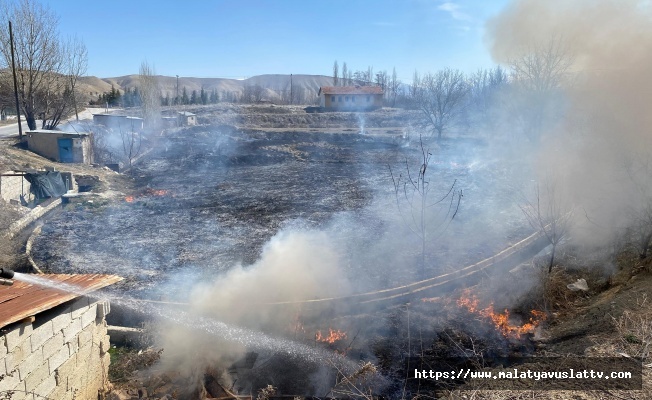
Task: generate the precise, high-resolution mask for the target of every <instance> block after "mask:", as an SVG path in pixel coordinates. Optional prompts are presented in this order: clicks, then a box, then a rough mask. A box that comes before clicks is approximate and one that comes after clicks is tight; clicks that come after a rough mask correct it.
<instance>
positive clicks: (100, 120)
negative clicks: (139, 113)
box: [93, 114, 145, 132]
mask: <svg viewBox="0 0 652 400" xmlns="http://www.w3.org/2000/svg"><path fill="white" fill-rule="evenodd" d="M93 123H94V124H96V125H104V126H105V127H107V128H111V129H117V130H120V131H124V132H127V131H140V130H142V129H143V128H144V126H145V122H144V120H143V119H142V118H139V117H129V116H126V115H118V114H93Z"/></svg>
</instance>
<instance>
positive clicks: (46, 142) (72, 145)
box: [27, 129, 93, 164]
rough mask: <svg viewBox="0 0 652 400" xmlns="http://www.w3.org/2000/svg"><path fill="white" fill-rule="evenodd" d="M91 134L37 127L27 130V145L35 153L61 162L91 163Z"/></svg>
mask: <svg viewBox="0 0 652 400" xmlns="http://www.w3.org/2000/svg"><path fill="white" fill-rule="evenodd" d="M91 142H92V135H91V134H90V133H86V132H63V131H53V130H47V129H38V130H34V131H28V132H27V147H28V148H29V149H30V150H31V151H33V152H34V153H36V154H39V155H41V156H43V157H47V158H49V159H51V160H54V161H58V162H61V163H81V164H92V163H93V152H92V143H91Z"/></svg>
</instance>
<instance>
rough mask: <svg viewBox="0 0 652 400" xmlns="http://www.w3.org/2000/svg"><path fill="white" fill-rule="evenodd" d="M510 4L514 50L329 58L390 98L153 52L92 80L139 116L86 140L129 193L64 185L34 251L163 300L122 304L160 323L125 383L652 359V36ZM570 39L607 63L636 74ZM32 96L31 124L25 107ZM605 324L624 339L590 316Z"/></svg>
mask: <svg viewBox="0 0 652 400" xmlns="http://www.w3.org/2000/svg"><path fill="white" fill-rule="evenodd" d="M525 3H527V4H529V5H530V7H532V8H534V9H536V8H537V7H539V6H541V5H537V6H535V5H533V4H530V3H532V2H525ZM20 4H21V5H22V7H27V8H28V9H27V10H24V11H25V12H41V11H39V9H38V8H34V7H33V5H31V3H30V2H29V1H24V2H22V3H20ZM609 4H611V3H609ZM609 4H607V5H609ZM30 7H31V8H30ZM541 7H543V6H541ZM534 11H536V10H534ZM534 11H532V10H531V11H530V12H534ZM612 11H613V10H612ZM10 12H11V13H16V12H18V11H17V10H14V9H11V10H7V13H8V15H9V13H10ZM613 12H616V11H613ZM44 15H45V16H47V15H49V14H47V12H45V14H44ZM513 18H515V16H514V15H511V14H509V15H503V16H499V17H497V19H496V21H494V26H492V35H495V37H496V38H497V41H496V46H497V48H496V49H494V51H495V53H496V54H495V56H496V58H497V59H498V60H499V61H501V62H502V64H503V65H504V66H505V68H503V67H497V68H495V69H491V70H481V71H478V72H477V73H475V74H472V75H465V74H464V73H462V72H460V71H457V70H453V69H444V70H441V71H435V72H426V73H423V74H419V73H417V72H415V74H414V76H413V80H412V82H411V83H410V84H407V83H406V84H402V83H401V82H400V81H399V80H398V78H397V74H396V72H395V71H393V72H392V74H391V75H390V74H388V73H387V72H386V71H380V72H376V73H375V74H374V69H373V67H368V68H367V69H366V70H359V71H354V70H352V69H351V68H350V66H347V64H346V63H343V64H342V65H341V69H340V65H339V63H338V62H335V63H334V65H333V79H332V84H333V85H334V86H345V85H347V86H348V85H362V86H364V85H376V86H380V87H381V88H383V91H384V96H385V98H384V101H385V105H386V106H387V107H386V108H382V109H378V110H373V111H370V112H319V113H311V112H308V110H306V109H305V108H304V107H305V106H306V105H308V104H302V105H301V106H297V105H295V104H296V103H299V102H300V103H314V99H315V96H312V97H311V96H309V93H308V92H307V90H306V91H302V90H300V89H296V90H297V91H296V92H295V91H294V90H295V89H294V88H293V89H291V90H292V92H291V93H289V94H288V93H287V90H285V89H278V88H276V89H278V90H276V89H274V88H263V87H261V86H260V85H258V84H256V83H253V82H249V83H248V84H247V86H244V87H243V90H242V92H238V93H231V94H229V95H228V96H227V95H225V94H224V95H219V94H218V93H217V92H215V91H214V90H212V89H211V90H208V89H206V90H204V89H202V90H201V92H198V91H192V92H190V93H188V91H186V89H185V88H181V91H180V92H179V93H178V95H175V96H174V98H171V97H170V94H169V93H165V94H164V93H163V91H162V90H161V89H160V88H159V87H158V85H157V81H156V79H155V76H156V75H155V72H154V71H153V68H151V67H150V66H149V65H148V64H147V63H143V64H142V65H141V71H140V78H141V86H139V88H138V89H137V90H136V89H130V90H128V91H125V92H124V93H122V94H121V93H120V91H119V90H118V89H112V90H111V92H108V93H105V94H104V95H102V96H101V100H102V101H105V102H113V103H114V104H121V105H134V106H138V107H139V108H137V109H130V110H129V112H130V113H133V114H135V113H141V114H139V115H142V116H144V117H145V120H146V121H145V128H144V129H143V130H141V131H139V132H136V130H133V129H132V130H128V131H127V130H121V131H111V130H108V129H106V130H100V129H101V128H99V127H96V128H97V129H96V133H97V137H96V138H95V143H96V147H97V148H96V156H97V157H99V158H100V159H101V160H102V161H103V162H106V161H116V160H118V159H119V160H121V161H122V162H123V164H124V166H126V167H127V169H128V175H129V178H130V185H131V186H132V188H133V190H131V191H129V193H112V194H111V195H112V196H114V198H113V199H112V200H113V201H109V200H107V199H103V200H102V201H96V202H93V203H91V202H88V203H86V204H73V205H69V206H67V207H66V209H65V212H63V213H61V214H58V215H54V216H52V217H50V218H49V220H48V221H47V223H46V224H45V225H44V226H43V228H42V233H41V235H40V236H39V237H38V238H36V241H35V243H34V246H33V251H32V255H33V258H34V260H35V261H36V263H37V264H39V265H40V266H42V268H43V269H45V270H46V271H49V272H61V273H90V272H93V273H114V274H119V275H122V276H124V277H125V278H126V279H125V281H124V282H122V283H121V284H119V285H116V286H115V287H114V288H113V289H112V290H113V291H114V292H115V293H117V294H118V296H125V297H126V296H128V297H130V298H131V297H134V298H137V299H138V301H140V302H141V303H142V304H156V307H159V306H160V307H161V308H143V309H138V310H136V311H133V310H127V309H124V310H120V309H119V307H116V308H118V309H117V310H116V311H115V312H113V313H112V314H111V315H110V316H109V318H110V319H112V320H111V322H112V323H119V324H125V325H136V324H138V323H140V322H142V320H147V321H148V323H151V324H154V325H153V326H156V329H155V332H156V335H155V336H156V338H155V341H154V342H152V343H148V344H147V346H150V345H151V346H153V347H156V346H162V347H163V350H162V351H161V350H160V349H158V350H156V349H154V350H153V349H148V350H147V351H146V352H144V353H139V352H138V351H137V350H132V351H122V352H121V351H117V350H116V351H115V354H114V361H115V363H114V367H113V369H112V379H113V380H114V381H115V382H116V383H119V382H127V383H126V385H127V386H129V385H130V384H133V381H134V380H136V381H138V384H139V385H140V388H137V389H134V387H130V388H129V389H128V390H130V391H131V392H130V395H132V396H137V397H139V398H146V397H148V394H147V393H150V394H152V393H157V395H156V396H159V397H163V396H166V395H169V396H170V397H179V398H187V399H193V398H216V397H217V398H232V397H234V394H233V393H236V394H248V395H250V396H251V397H253V394H254V393H257V394H258V396H257V397H258V398H259V399H272V398H275V397H278V396H288V395H302V396H303V395H310V396H316V397H328V396H342V397H346V398H371V397H375V396H385V397H388V398H401V399H406V398H416V397H419V396H431V397H437V396H444V395H448V396H449V397H450V398H459V396H458V394H459V393H456V392H455V389H457V388H459V387H460V386H465V385H468V384H469V381H468V380H464V379H452V380H448V381H443V382H442V383H441V384H437V385H435V386H434V388H433V387H432V386H430V387H429V388H427V389H426V388H425V387H423V386H422V382H421V381H419V380H418V379H414V377H413V376H412V375H411V374H412V372H413V371H414V369H415V365H418V366H419V367H418V368H426V367H427V368H428V369H430V368H431V367H432V368H435V367H437V368H439V367H441V365H439V364H441V360H442V359H446V360H453V361H446V362H447V364H444V365H443V367H445V368H462V367H473V368H486V367H495V366H497V365H503V364H504V363H505V359H508V358H510V357H514V356H529V355H535V354H536V355H550V354H553V355H559V354H563V355H568V354H575V355H578V354H592V352H593V353H597V354H609V355H614V354H621V353H624V354H626V356H628V357H629V356H631V357H640V358H641V359H643V360H647V361H649V358H650V355H649V344H650V341H651V340H652V339H651V338H652V334H651V333H650V330H649V324H650V320H651V319H652V318H651V317H650V313H649V311H647V309H648V308H649V304H648V303H649V301H648V300H647V296H648V293H649V292H650V290H649V281H650V265H651V259H652V258H651V257H650V246H651V245H652V211H651V210H652V199H651V193H652V182H651V181H650V176H652V174H651V172H652V171H650V157H652V156H651V155H650V154H648V153H646V150H645V149H649V148H652V146H651V143H650V138H649V128H650V126H649V117H648V110H647V108H646V107H641V106H640V105H638V104H632V103H631V102H630V101H629V100H631V99H633V98H636V99H638V98H639V97H642V98H643V100H645V101H647V102H645V101H644V103H645V104H650V103H652V101H651V100H652V99H650V93H652V90H649V89H650V88H649V84H650V83H649V80H648V79H643V77H645V78H647V74H648V71H649V67H650V65H651V63H650V62H649V61H650V60H649V54H652V51H648V52H643V53H644V54H642V55H640V54H635V55H634V56H632V57H625V56H623V54H622V53H620V52H618V54H616V55H613V54H604V53H609V51H608V50H604V53H603V52H600V54H593V53H592V50H593V49H595V48H596V46H591V44H593V45H595V43H588V44H587V43H585V45H586V48H587V49H589V50H587V49H583V48H582V46H581V45H582V43H581V41H580V42H576V41H573V40H571V39H572V38H568V37H566V36H563V35H558V34H556V33H555V32H550V29H552V28H549V27H548V28H547V29H543V28H546V27H543V28H542V29H541V31H543V32H544V33H545V35H544V34H542V35H543V36H542V37H537V38H536V39H537V40H534V39H533V40H532V41H531V42H528V43H520V42H519V43H512V42H511V41H513V40H520V39H519V38H515V37H514V36H515V35H513V34H512V33H513V32H512V31H511V30H509V29H504V30H503V28H504V27H505V26H510V24H516V22H517V21H515V20H513ZM516 20H520V19H518V18H516ZM603 22H604V21H603ZM645 22H649V21H647V20H645ZM636 23H641V21H634V22H633V23H632V25H633V26H634V27H636V26H637V25H636ZM44 25H45V24H44ZM594 25H595V26H601V27H604V26H607V27H608V26H610V25H609V24H608V23H607V22H604V24H594ZM642 26H647V25H642ZM555 28H556V27H555ZM618 28H620V26H618ZM24 29H26V28H24ZM596 29H598V28H596ZM633 29H634V28H633ZM641 29H643V28H641ZM645 29H647V28H645ZM634 30H636V29H634ZM48 32H49V31H48ZM48 32H45V33H48ZM612 33H613V32H612ZM0 36H1V35H0ZM595 36H596V37H605V35H597V34H596V35H595ZM607 36H609V35H607ZM614 36H615V34H614ZM634 37H639V35H635V36H634ZM0 39H1V40H2V41H3V44H4V42H6V40H4V39H3V38H2V37H0ZM498 39H500V40H498ZM580 39H582V40H589V39H586V38H585V37H583V38H580ZM580 39H576V40H580ZM621 39H622V42H621V43H620V44H622V43H626V42H627V40H625V39H628V37H627V36H625V38H624V39H623V38H621ZM503 43H507V44H503ZM578 43H579V44H578ZM503 46H504V47H505V48H502V47H503ZM73 47H75V46H73ZM614 47H618V46H614ZM641 47H642V48H643V50H650V48H649V47H650V45H648V44H642V45H641ZM600 48H601V49H602V47H601V46H600ZM57 49H59V50H61V49H60V48H59V47H57ZM0 50H2V49H0ZM51 50H52V51H54V50H55V49H51ZM77 50H78V51H79V52H80V55H81V53H83V52H82V51H81V50H82V49H81V48H78V49H77ZM57 55H58V57H62V53H57ZM5 58H6V57H5ZM577 59H581V60H582V62H584V63H588V65H592V64H591V63H594V64H595V65H602V62H604V61H605V60H607V61H612V62H613V61H614V60H617V61H618V62H619V63H623V64H624V65H626V66H627V68H628V71H629V72H630V74H631V75H632V76H637V77H638V79H637V80H634V81H629V80H627V79H625V78H626V77H624V76H622V75H619V74H617V73H613V71H611V70H606V71H602V70H601V71H600V73H599V74H597V75H596V74H594V73H592V71H590V73H589V72H586V71H582V70H581V68H580V67H581V65H580V64H577V63H576V60H577ZM641 60H643V61H644V62H642V61H641ZM57 65H58V64H57ZM573 66H575V67H577V69H578V70H579V72H577V71H576V70H573V68H572V67H573ZM59 67H62V68H63V66H62V65H59ZM21 69H25V70H27V67H21ZM37 73H38V74H41V75H42V76H43V77H55V76H59V75H61V74H63V72H60V71H59V70H54V69H53V70H51V71H43V72H37ZM57 74H59V75H57ZM72 75H74V74H73V72H70V71H69V72H68V73H67V75H66V76H72ZM628 77H629V74H628ZM53 82H58V84H59V85H63V86H60V87H59V89H60V90H58V91H55V92H57V93H59V94H60V95H61V96H64V97H65V99H66V101H65V102H64V103H65V104H63V103H62V105H61V107H63V105H65V106H66V107H68V108H70V106H71V105H74V103H75V102H74V101H72V100H74V98H75V97H74V95H75V88H74V84H75V81H74V79H73V80H71V81H70V85H69V84H68V79H66V80H65V82H64V83H62V81H59V80H57V79H54V80H53ZM34 90H35V91H36V92H39V91H43V90H46V91H47V89H42V88H35V89H34ZM22 96H23V97H24V98H25V99H24V100H23V102H26V101H27V99H28V96H30V94H29V93H24V94H22ZM71 96H72V97H71ZM611 99H618V100H619V101H612V100H611ZM59 100H62V99H59ZM266 102H269V103H276V104H268V103H266ZM55 103H56V102H54V100H53V101H52V102H50V103H48V104H46V105H44V106H43V107H44V108H43V110H45V111H42V113H44V112H50V111H51V110H54V109H55V108H56V107H55V106H56V104H55ZM217 103H223V104H217ZM235 103H241V104H235ZM260 103H265V104H260ZM621 103H622V104H624V106H622V105H621ZM177 105H185V106H189V107H186V108H184V110H191V111H193V112H196V113H197V114H198V122H199V125H197V126H190V127H175V128H165V129H164V128H163V127H161V126H159V125H157V122H156V121H158V117H159V114H160V112H161V107H163V108H164V109H165V110H166V111H178V109H177V108H175V106H177ZM23 107H25V105H23ZM166 107H167V109H166ZM169 107H172V108H169ZM25 111H26V113H27V115H28V120H29V121H30V127H32V125H33V124H34V121H35V115H34V113H36V110H32V111H30V110H28V109H26V110H25ZM322 111H323V110H322ZM30 113H31V115H30ZM46 117H47V118H46V121H48V120H49V121H51V122H50V124H51V125H52V124H53V125H56V122H58V120H57V119H56V118H57V117H56V115H49V114H48V115H46ZM614 132H616V133H617V134H618V135H617V138H616V139H614ZM145 149H146V150H145ZM633 154H636V155H637V156H636V157H632V155H633ZM80 179H81V181H82V182H87V183H88V182H90V183H88V185H84V186H95V187H96V188H97V187H99V186H101V185H100V184H97V182H95V181H94V180H93V178H92V177H89V176H82V177H80ZM91 183H92V184H91ZM89 190H91V191H92V190H94V189H93V188H92V187H91V188H89ZM107 197H108V196H107ZM13 214H14V213H13V212H12V210H11V209H6V210H3V211H2V214H0V223H2V224H3V226H4V225H8V224H9V222H7V221H8V220H9V219H11V218H12V217H13V216H14V215H13ZM13 246H14V245H13V244H10V243H9V242H7V241H4V242H1V243H0V252H1V253H2V254H0V263H2V266H4V265H12V264H13V265H16V264H17V263H18V262H19V261H17V259H16V257H15V256H13V254H14V253H16V252H19V251H21V250H22V249H19V247H20V246H18V249H17V248H15V247H13ZM639 282H642V283H639ZM620 291H622V292H625V293H627V296H628V297H626V298H625V300H620V299H619V298H617V297H616V295H617V293H619V292H620ZM650 295H652V293H650ZM134 303H137V304H141V303H138V302H137V301H135V300H134ZM151 307H154V306H151ZM125 308H126V307H125ZM635 308H641V309H643V308H645V309H646V311H645V312H643V313H641V314H636V313H635V312H634V309H635ZM151 310H158V311H157V313H158V314H156V315H157V316H158V317H161V318H155V317H154V316H153V314H154V313H150V315H148V313H147V311H151ZM161 310H162V311H161ZM166 316H167V318H164V317H166ZM181 316H184V317H187V318H186V319H183V318H181ZM241 328H242V329H246V330H239V329H241ZM234 332H235V333H236V334H237V335H236V334H234ZM601 332H608V333H609V334H612V335H613V337H605V336H599V337H598V336H595V337H593V336H591V337H589V335H599V334H601ZM234 336H238V337H234ZM225 338H228V340H227V339H225ZM614 338H616V339H614ZM591 340H593V341H594V342H600V341H602V342H604V343H607V344H608V346H611V347H608V346H607V347H608V348H607V347H600V346H599V345H596V344H595V343H590V342H591ZM454 360H458V361H454ZM141 369H149V371H150V372H151V375H149V376H147V377H146V378H143V377H142V376H135V375H134V370H141ZM175 369H177V370H176V371H175ZM170 370H172V372H170ZM157 374H158V375H157ZM166 385H167V386H166ZM163 387H165V388H166V389H162V388H163ZM180 387H183V390H178V391H177V390H176V389H178V388H180ZM530 394H531V397H534V394H533V393H530ZM520 395H521V394H519V396H520ZM456 396H457V397H456ZM473 396H475V394H474V395H473ZM478 396H479V397H476V398H484V397H481V396H482V394H478ZM151 397H154V395H153V394H152V395H151Z"/></svg>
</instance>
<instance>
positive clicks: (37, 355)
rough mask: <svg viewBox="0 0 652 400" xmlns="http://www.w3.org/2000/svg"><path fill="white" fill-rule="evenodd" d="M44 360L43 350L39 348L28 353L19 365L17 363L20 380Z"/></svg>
mask: <svg viewBox="0 0 652 400" xmlns="http://www.w3.org/2000/svg"><path fill="white" fill-rule="evenodd" d="M44 362H45V359H44V358H43V352H42V351H41V349H38V351H35V352H34V353H32V354H30V355H29V356H28V357H27V358H25V360H23V361H22V362H21V363H20V364H19V365H18V368H17V369H18V376H19V377H20V380H21V381H23V380H25V379H26V378H27V376H29V375H30V374H32V373H33V372H34V371H35V370H37V369H38V368H39V367H40V366H41V365H42V364H43V363H44Z"/></svg>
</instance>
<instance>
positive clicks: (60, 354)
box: [0, 274, 122, 399]
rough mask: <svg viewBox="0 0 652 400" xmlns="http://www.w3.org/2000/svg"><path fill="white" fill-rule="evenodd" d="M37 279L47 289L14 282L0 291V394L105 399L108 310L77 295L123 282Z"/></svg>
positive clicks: (99, 277) (87, 277) (114, 279)
mask: <svg viewBox="0 0 652 400" xmlns="http://www.w3.org/2000/svg"><path fill="white" fill-rule="evenodd" d="M38 279H39V281H43V282H48V283H49V284H48V285H43V286H41V285H39V284H36V283H34V284H28V283H25V282H23V281H18V280H15V281H14V282H13V285H11V286H0V328H1V331H0V342H1V345H0V366H1V368H0V369H1V371H2V379H0V393H2V394H4V395H8V397H7V398H9V397H11V398H12V399H14V398H15V399H26V398H29V399H31V398H32V397H33V398H35V399H36V398H38V399H73V398H74V399H97V398H104V397H103V396H104V394H105V393H106V391H107V390H108V389H109V382H108V379H107V376H108V368H109V363H110V355H109V353H108V350H109V348H110V342H109V340H110V338H109V336H108V335H107V332H108V330H107V323H106V315H107V314H108V313H109V311H110V304H109V302H108V301H107V300H98V299H95V298H91V297H88V296H86V295H82V294H79V293H86V294H88V293H89V292H92V291H95V290H97V289H100V288H102V287H105V286H108V285H111V284H113V283H115V282H118V281H120V280H122V278H120V277H118V276H114V275H77V274H74V275H38ZM4 283H5V284H6V283H7V282H6V281H4ZM66 285H69V286H66ZM58 287H78V288H80V290H79V293H73V292H72V291H66V290H61V289H58Z"/></svg>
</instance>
